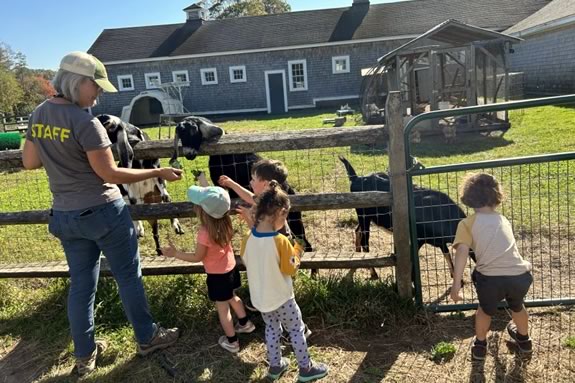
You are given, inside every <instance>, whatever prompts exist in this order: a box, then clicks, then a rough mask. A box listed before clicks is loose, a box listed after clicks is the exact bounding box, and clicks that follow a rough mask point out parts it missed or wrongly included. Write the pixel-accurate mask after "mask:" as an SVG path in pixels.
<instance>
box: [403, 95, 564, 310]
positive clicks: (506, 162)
mask: <svg viewBox="0 0 575 383" xmlns="http://www.w3.org/2000/svg"><path fill="white" fill-rule="evenodd" d="M569 103H575V95H567V96H558V97H546V98H538V99H531V100H521V101H511V102H505V103H500V104H490V105H481V106H470V107H464V108H459V109H449V110H439V111H433V112H428V113H423V114H420V115H417V116H415V117H414V118H413V119H412V120H410V121H409V123H408V124H407V125H406V126H405V129H404V144H405V153H406V166H407V169H406V173H407V190H408V200H409V207H408V208H409V220H410V232H411V233H410V238H411V259H412V263H413V268H414V270H415V273H414V278H415V280H414V285H415V298H416V302H417V303H418V304H421V305H423V304H424V302H423V294H422V280H421V269H420V262H419V255H418V247H417V240H418V238H417V230H416V214H415V206H414V202H413V201H414V199H413V184H414V183H413V177H414V176H421V175H431V174H440V173H449V172H454V171H467V170H476V169H485V168H498V167H499V168H501V167H505V166H513V165H526V164H541V163H550V162H557V161H566V160H573V159H575V152H568V153H559V154H550V155H537V156H529V157H519V158H510V159H501V160H490V161H478V162H473V163H464V164H455V165H444V166H435V167H430V168H421V167H419V166H417V164H416V163H414V162H415V161H414V159H413V158H412V156H411V150H410V149H411V148H410V142H409V134H410V132H411V130H412V129H413V128H414V127H415V126H416V125H417V124H418V123H420V122H422V121H425V120H431V119H439V118H445V117H455V116H464V115H472V114H476V113H490V112H498V111H505V110H515V109H527V108H533V107H538V106H548V105H561V104H569ZM557 304H575V297H564V298H563V297H561V298H558V299H533V300H529V301H527V302H526V305H527V306H548V305H557ZM476 307H477V303H466V304H450V305H429V308H430V309H432V310H434V311H451V310H465V309H473V308H476Z"/></svg>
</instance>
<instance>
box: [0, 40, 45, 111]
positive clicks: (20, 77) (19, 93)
mask: <svg viewBox="0 0 575 383" xmlns="http://www.w3.org/2000/svg"><path fill="white" fill-rule="evenodd" d="M54 75H55V72H54V71H52V70H47V69H30V68H28V67H27V65H26V56H24V54H22V53H20V52H15V51H14V50H12V48H11V47H10V46H9V45H8V44H6V43H4V42H0V117H3V118H4V117H10V116H25V115H28V114H30V113H31V112H32V110H34V108H35V107H36V105H38V104H39V103H41V102H42V101H44V100H45V99H46V98H48V97H50V96H53V95H54V94H55V93H56V92H55V90H54V87H53V86H52V84H51V83H50V81H51V80H52V78H53V77H54Z"/></svg>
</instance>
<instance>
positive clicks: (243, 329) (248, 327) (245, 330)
mask: <svg viewBox="0 0 575 383" xmlns="http://www.w3.org/2000/svg"><path fill="white" fill-rule="evenodd" d="M255 329H256V326H255V325H254V323H253V322H252V321H251V320H249V321H247V322H246V324H245V325H243V326H242V325H241V324H239V323H236V325H235V326H234V330H235V331H236V333H238V334H250V333H252V332H254V330H255Z"/></svg>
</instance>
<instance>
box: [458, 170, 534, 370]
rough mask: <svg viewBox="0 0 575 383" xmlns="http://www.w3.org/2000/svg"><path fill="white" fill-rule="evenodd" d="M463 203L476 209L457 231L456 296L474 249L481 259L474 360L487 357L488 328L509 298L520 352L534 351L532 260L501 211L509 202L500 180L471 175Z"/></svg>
mask: <svg viewBox="0 0 575 383" xmlns="http://www.w3.org/2000/svg"><path fill="white" fill-rule="evenodd" d="M460 194H461V202H463V203H464V204H465V205H467V206H468V207H470V208H472V209H473V210H474V211H475V214H473V215H471V216H469V217H467V218H466V219H464V220H462V221H461V222H460V223H459V225H458V227H457V232H456V234H455V240H454V243H453V248H454V249H455V250H456V252H455V273H454V275H453V284H452V286H451V299H453V300H454V301H455V302H457V301H458V300H461V299H463V297H462V296H461V293H460V290H461V280H462V277H463V271H464V269H465V265H466V263H467V258H468V254H469V249H473V251H474V252H475V256H476V258H477V263H476V265H475V270H474V271H473V273H472V279H473V283H474V284H475V288H476V290H477V297H478V299H479V308H478V309H477V313H476V314H475V339H474V341H473V346H472V348H471V358H472V359H473V360H484V359H485V356H486V354H487V332H488V331H489V327H490V326H491V317H492V316H493V315H494V314H495V313H496V312H497V306H498V304H499V302H501V301H502V300H503V299H505V300H506V301H507V305H508V306H509V308H510V309H511V313H512V319H513V320H512V322H510V323H509V324H508V325H507V332H508V333H509V335H510V336H511V338H512V339H513V340H514V341H515V343H516V345H517V348H518V350H519V351H520V352H523V353H531V351H532V344H531V339H530V338H529V331H528V330H529V328H528V327H529V316H528V314H527V310H525V306H524V305H523V301H524V299H525V295H527V291H528V290H529V287H530V286H531V283H532V282H533V277H532V275H531V264H530V263H529V262H527V261H526V260H524V259H523V258H522V257H521V254H519V250H518V249H517V245H516V243H515V237H514V235H513V228H512V226H511V223H509V221H508V220H507V218H505V217H504V216H503V215H501V214H500V213H498V212H497V211H496V210H495V209H496V208H497V207H498V206H499V205H501V202H502V201H503V191H502V189H501V186H500V185H499V182H497V180H496V179H495V177H493V176H492V175H490V174H486V173H471V174H468V175H467V176H466V177H465V179H464V181H463V183H462V185H461V191H460Z"/></svg>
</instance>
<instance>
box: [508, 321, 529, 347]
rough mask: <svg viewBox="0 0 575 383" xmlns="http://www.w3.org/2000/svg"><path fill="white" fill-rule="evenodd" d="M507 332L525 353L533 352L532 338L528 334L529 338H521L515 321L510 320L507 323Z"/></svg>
mask: <svg viewBox="0 0 575 383" xmlns="http://www.w3.org/2000/svg"><path fill="white" fill-rule="evenodd" d="M507 333H508V334H509V336H510V337H511V339H513V340H514V341H515V344H516V345H517V348H518V349H519V351H521V352H522V353H524V354H531V353H532V352H533V342H531V338H529V336H527V339H519V337H521V335H520V334H519V333H518V332H517V326H516V325H515V323H513V322H509V324H508V325H507Z"/></svg>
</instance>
